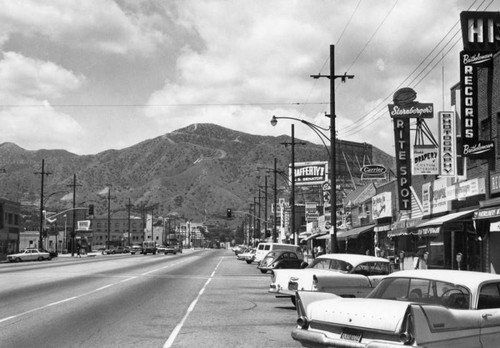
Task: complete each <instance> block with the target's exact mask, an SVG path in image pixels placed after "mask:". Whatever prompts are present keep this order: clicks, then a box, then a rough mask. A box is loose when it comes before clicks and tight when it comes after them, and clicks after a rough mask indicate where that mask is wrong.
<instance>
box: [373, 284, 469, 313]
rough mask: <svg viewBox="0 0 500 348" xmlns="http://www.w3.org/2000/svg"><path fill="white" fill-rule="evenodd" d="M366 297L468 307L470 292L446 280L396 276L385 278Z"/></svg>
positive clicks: (459, 307) (457, 307) (450, 306)
mask: <svg viewBox="0 0 500 348" xmlns="http://www.w3.org/2000/svg"><path fill="white" fill-rule="evenodd" d="M367 298H379V299H386V300H398V301H409V302H419V303H430V304H440V305H443V306H445V307H449V308H455V309H468V308H469V304H470V298H471V293H470V291H469V290H468V289H467V288H466V287H464V286H461V285H458V284H452V283H448V282H443V281H438V280H432V279H422V278H407V277H396V278H386V279H384V280H382V281H381V282H380V284H379V285H378V286H377V287H376V288H375V289H373V291H372V292H371V293H370V294H368V296H367Z"/></svg>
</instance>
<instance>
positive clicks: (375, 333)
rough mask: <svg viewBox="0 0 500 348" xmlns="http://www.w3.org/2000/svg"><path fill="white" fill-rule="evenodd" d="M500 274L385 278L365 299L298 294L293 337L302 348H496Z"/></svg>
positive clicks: (404, 273)
mask: <svg viewBox="0 0 500 348" xmlns="http://www.w3.org/2000/svg"><path fill="white" fill-rule="evenodd" d="M499 289H500V275H498V274H492V273H482V272H470V271H455V270H434V269H433V270H410V271H399V272H394V273H392V274H390V275H387V276H386V277H385V278H384V279H383V280H382V281H381V282H380V283H379V284H378V285H377V287H376V288H375V289H374V290H373V291H372V292H370V293H369V294H368V296H367V297H366V298H342V297H339V296H336V295H334V294H328V293H322V292H307V291H298V292H297V314H298V320H297V324H298V326H297V328H296V329H294V330H293V332H292V337H293V339H295V340H297V341H299V342H300V343H301V344H302V345H303V346H304V347H358V348H362V347H394V348H395V347H410V346H411V347H427V348H434V347H436V348H437V347H454V348H469V347H483V348H494V347H498V346H499V344H498V343H499V341H500V290H499Z"/></svg>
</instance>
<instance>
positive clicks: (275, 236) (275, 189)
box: [273, 157, 278, 243]
mask: <svg viewBox="0 0 500 348" xmlns="http://www.w3.org/2000/svg"><path fill="white" fill-rule="evenodd" d="M277 174H278V173H277V170H276V157H274V228H273V242H275V243H276V242H277V238H278V235H277V233H276V232H277V231H276V229H277V225H278V183H277V182H276V176H277Z"/></svg>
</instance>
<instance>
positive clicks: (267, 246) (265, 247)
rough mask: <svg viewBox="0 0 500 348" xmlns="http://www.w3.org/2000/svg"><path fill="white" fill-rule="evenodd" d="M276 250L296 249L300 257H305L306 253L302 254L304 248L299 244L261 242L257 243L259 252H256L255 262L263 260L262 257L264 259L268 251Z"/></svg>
mask: <svg viewBox="0 0 500 348" xmlns="http://www.w3.org/2000/svg"><path fill="white" fill-rule="evenodd" d="M275 250H288V251H295V252H296V253H297V255H300V257H299V258H300V259H303V258H304V255H303V254H302V249H301V247H299V246H298V245H294V244H284V243H270V242H263V243H259V244H258V245H257V253H256V254H255V262H260V261H262V259H264V257H265V256H266V255H267V253H268V252H270V251H275Z"/></svg>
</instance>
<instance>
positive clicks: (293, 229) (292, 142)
mask: <svg viewBox="0 0 500 348" xmlns="http://www.w3.org/2000/svg"><path fill="white" fill-rule="evenodd" d="M282 144H283V145H285V147H286V146H288V145H292V163H291V171H292V192H291V199H290V200H291V203H290V204H291V205H292V219H291V220H292V221H291V224H290V225H291V231H290V232H291V233H293V235H294V244H295V245H299V237H298V233H297V231H296V230H295V145H306V143H303V142H296V141H295V125H294V124H293V123H292V141H291V142H290V143H282Z"/></svg>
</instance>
